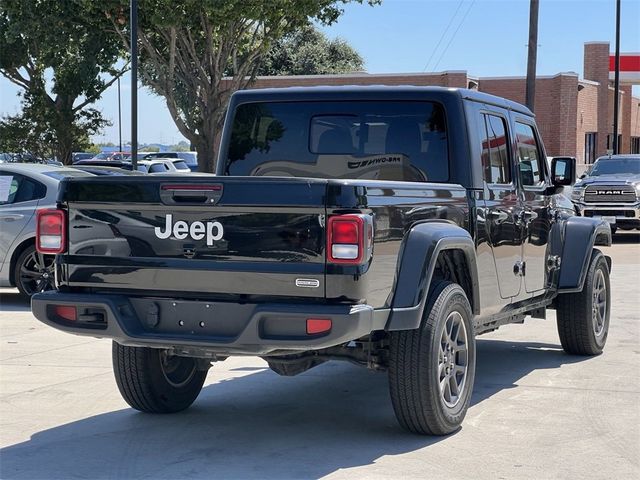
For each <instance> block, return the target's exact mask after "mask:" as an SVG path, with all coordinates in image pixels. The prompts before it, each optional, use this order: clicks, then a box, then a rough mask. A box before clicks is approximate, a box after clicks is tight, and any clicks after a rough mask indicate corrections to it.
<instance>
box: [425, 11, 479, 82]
mask: <svg viewBox="0 0 640 480" xmlns="http://www.w3.org/2000/svg"><path fill="white" fill-rule="evenodd" d="M475 3H476V0H473V1H472V2H471V4H470V5H469V8H468V9H467V11H466V12H465V14H464V17H462V20H461V21H460V23H459V24H458V28H456V31H455V32H453V36H452V37H451V39H450V40H449V43H447V46H446V47H444V50H443V51H442V55H440V58H439V59H438V63H436V66H435V67H433V69H434V70H437V69H438V65H440V61H441V60H442V58H443V57H444V54H445V53H447V50H449V46H450V45H451V42H453V39H454V38H456V35H457V34H458V31H459V30H460V27H462V24H463V23H464V21H465V20H466V19H467V15H469V12H470V11H471V9H472V8H473V5H474V4H475Z"/></svg>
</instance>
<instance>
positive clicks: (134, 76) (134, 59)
mask: <svg viewBox="0 0 640 480" xmlns="http://www.w3.org/2000/svg"><path fill="white" fill-rule="evenodd" d="M130 7H131V12H130V15H129V28H130V30H131V39H130V45H131V165H132V168H133V170H134V171H135V170H137V169H138V0H131V3H130Z"/></svg>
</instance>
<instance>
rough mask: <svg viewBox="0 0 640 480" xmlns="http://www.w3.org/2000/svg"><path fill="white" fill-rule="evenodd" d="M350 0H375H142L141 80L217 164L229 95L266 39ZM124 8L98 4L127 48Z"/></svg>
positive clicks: (203, 160) (323, 19) (202, 158)
mask: <svg viewBox="0 0 640 480" xmlns="http://www.w3.org/2000/svg"><path fill="white" fill-rule="evenodd" d="M85 2H87V3H89V4H95V2H92V1H90V0H85ZM350 2H358V3H369V4H372V5H373V4H377V3H379V2H380V0H182V1H180V2H175V1H173V0H140V2H139V6H138V28H137V32H138V41H139V47H140V63H141V65H140V77H141V80H142V82H143V83H144V84H145V85H147V86H149V87H150V88H151V89H152V90H153V91H154V92H155V93H156V94H158V95H161V96H162V97H164V99H165V101H166V105H167V108H168V110H169V112H170V114H171V116H172V118H173V120H174V122H175V124H176V126H177V128H178V130H179V131H180V133H182V135H184V137H185V138H187V139H188V140H189V142H190V143H191V144H192V145H193V146H195V148H196V150H197V152H198V163H199V164H200V169H201V170H202V171H207V172H211V171H213V169H214V163H215V154H216V152H215V146H216V140H217V137H218V135H219V132H220V128H221V126H222V122H223V119H224V114H225V111H226V108H227V103H228V101H229V97H230V96H231V94H232V93H233V92H234V91H236V90H238V89H242V88H245V87H246V86H247V85H249V84H250V83H251V81H252V80H253V79H254V78H255V76H256V75H257V73H258V72H259V68H260V65H261V62H262V60H263V58H264V56H265V54H266V53H267V52H268V51H269V49H270V48H271V46H272V45H273V44H274V43H275V42H276V41H278V40H279V39H281V38H282V37H283V36H286V35H288V34H290V33H292V32H295V31H297V30H299V29H300V28H303V27H305V26H307V25H308V24H309V23H310V22H311V21H318V22H320V23H323V24H331V23H333V22H335V21H336V20H337V19H338V18H339V17H340V15H341V14H342V8H341V7H342V6H343V5H345V4H347V3H350ZM128 7H129V1H128V0H105V1H103V2H101V3H100V5H99V6H95V8H96V9H101V10H102V13H103V15H106V16H107V18H109V20H110V21H111V24H112V28H113V29H114V30H115V31H116V32H117V33H118V34H119V35H120V37H121V39H122V41H123V42H124V44H125V45H126V46H127V48H129V49H130V45H129V38H130V30H129V18H128V16H129V10H128Z"/></svg>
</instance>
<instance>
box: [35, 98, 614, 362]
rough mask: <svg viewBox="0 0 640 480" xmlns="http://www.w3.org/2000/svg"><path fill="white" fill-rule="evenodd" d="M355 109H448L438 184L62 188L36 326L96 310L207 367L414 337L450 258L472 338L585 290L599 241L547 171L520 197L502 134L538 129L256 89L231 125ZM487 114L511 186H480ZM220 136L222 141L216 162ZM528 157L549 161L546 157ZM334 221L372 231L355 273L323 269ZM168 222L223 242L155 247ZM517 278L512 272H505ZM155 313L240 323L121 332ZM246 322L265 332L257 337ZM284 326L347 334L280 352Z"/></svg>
mask: <svg viewBox="0 0 640 480" xmlns="http://www.w3.org/2000/svg"><path fill="white" fill-rule="evenodd" d="M364 100H366V101H375V100H379V101H385V102H389V101H394V100H398V101H403V102H406V101H412V100H415V101H430V102H437V103H438V104H440V105H442V106H444V108H445V111H446V126H447V128H446V132H447V140H448V159H449V174H450V178H449V182H447V183H428V182H406V181H382V180H360V179H358V180H343V179H317V178H289V177H287V178H284V177H266V176H261V177H231V176H225V175H223V173H224V165H223V162H222V161H221V162H219V165H218V176H211V177H200V176H198V177H187V176H181V177H169V176H162V177H160V176H156V177H152V176H149V177H119V178H105V177H102V178H88V179H68V180H64V181H63V182H62V183H61V188H60V194H59V198H58V202H59V206H60V208H64V209H66V210H67V213H68V218H69V231H68V232H67V233H68V239H69V242H68V251H67V252H66V253H65V254H62V255H58V257H57V259H56V266H57V267H56V278H57V285H58V287H59V292H58V293H56V294H50V295H38V296H36V297H35V298H34V311H36V310H37V311H38V312H39V313H38V318H40V319H41V320H43V321H45V322H46V323H50V324H52V325H53V324H55V322H52V321H51V319H50V318H49V317H47V314H46V304H47V302H53V301H60V302H62V303H64V302H80V303H82V302H83V301H84V302H85V303H87V304H92V302H93V303H96V304H99V305H102V308H105V309H107V310H109V311H111V312H112V314H111V318H112V320H111V322H112V325H114V326H117V328H118V329H117V330H113V332H112V334H111V338H116V339H117V340H118V341H121V342H123V343H127V344H132V345H153V346H161V345H172V346H176V345H187V346H189V345H191V346H198V347H199V348H200V347H203V345H205V344H206V345H208V346H209V347H210V348H211V349H213V350H215V351H218V352H232V353H249V354H251V353H254V354H255V353H260V352H262V353H265V352H273V351H274V350H278V348H280V347H282V349H283V350H289V351H294V350H296V351H297V350H300V349H305V348H307V347H308V348H321V347H326V346H330V345H337V344H338V343H340V342H343V341H344V340H345V338H349V335H358V336H360V335H364V334H366V333H369V331H366V330H367V328H369V329H373V330H382V329H384V330H398V329H411V328H416V327H417V326H418V325H419V324H420V321H421V319H422V315H423V310H424V306H425V304H426V300H427V295H428V291H429V287H430V284H431V279H432V276H433V275H434V271H435V265H436V261H437V258H438V254H439V253H440V252H442V251H444V250H452V249H453V250H457V251H458V252H457V253H456V255H458V254H461V255H460V256H459V257H456V258H457V259H458V261H459V262H461V264H462V265H463V268H464V270H465V272H467V273H468V276H469V282H468V285H467V286H466V287H467V290H468V291H467V295H468V297H469V301H470V303H471V305H472V308H473V311H474V314H475V318H474V325H475V326H476V328H477V330H478V331H479V332H484V331H488V330H490V329H492V328H497V327H494V326H496V325H500V324H503V323H509V322H512V321H518V320H521V319H522V318H523V316H524V315H526V314H529V313H531V312H532V311H534V310H539V309H544V308H546V307H547V306H549V305H551V304H552V302H553V299H554V298H555V296H556V295H557V294H558V293H559V292H569V291H576V290H577V289H580V288H582V283H583V280H584V272H585V265H586V262H588V259H589V258H591V251H592V249H593V245H594V243H596V244H610V241H611V240H610V232H609V231H608V227H606V226H605V225H601V224H597V222H595V221H593V220H589V221H586V219H576V218H574V217H572V216H571V215H572V207H571V204H570V202H569V201H568V200H567V199H566V198H565V197H563V196H562V195H560V194H558V193H557V191H555V190H554V187H553V186H552V185H551V184H550V180H549V178H550V176H549V172H548V167H547V165H546V163H544V162H543V163H544V165H543V166H542V168H543V170H544V172H543V173H544V176H545V182H544V184H543V185H538V186H536V187H535V188H532V187H527V186H523V185H522V184H521V181H520V179H519V176H518V174H517V171H516V168H518V167H517V166H516V162H515V156H516V154H517V144H516V141H515V139H514V138H513V135H512V134H511V131H514V125H515V122H516V121H518V122H528V124H530V125H532V126H533V127H532V128H535V124H534V123H533V116H532V114H531V112H529V111H528V110H527V109H526V107H523V106H521V105H519V104H516V103H514V102H510V101H507V100H504V99H501V98H498V97H493V96H490V95H485V94H481V93H478V92H471V91H466V90H456V89H446V88H426V87H398V88H389V87H338V88H291V89H274V90H251V91H242V92H237V93H236V94H234V95H233V97H232V99H231V102H230V107H229V113H228V116H227V121H226V125H227V126H229V125H231V124H232V123H233V122H232V120H233V112H234V109H235V108H236V107H237V106H238V105H241V104H244V103H248V102H258V103H259V102H273V101H280V102H282V101H290V102H295V101H305V102H309V101H318V102H323V101H345V102H350V101H364ZM483 112H484V113H487V112H489V113H491V114H496V115H500V116H501V117H502V118H503V119H504V121H505V125H506V126H507V130H508V131H509V132H508V137H506V138H507V139H506V142H507V144H506V151H507V152H508V155H509V160H510V162H511V163H510V165H511V168H512V169H513V175H512V181H511V183H510V184H507V185H487V184H486V183H485V181H484V179H483V165H482V161H481V148H482V147H481V140H480V138H479V136H478V135H479V134H478V126H479V125H480V124H479V121H480V120H479V117H480V115H482V114H483ZM229 130H230V129H229V128H228V127H227V128H226V129H225V130H224V131H223V135H222V139H221V146H220V158H221V159H223V158H225V152H226V150H227V149H228V147H229V141H230V131H229ZM536 135H537V133H536ZM538 154H539V155H540V158H545V157H546V155H545V153H544V146H543V145H542V144H541V143H540V146H539V151H538ZM194 191H195V192H196V193H194ZM172 192H181V193H172ZM567 203H568V205H567ZM340 214H358V215H361V216H362V217H363V218H366V219H367V221H370V222H371V223H372V225H373V227H374V229H373V241H372V250H371V255H370V256H368V257H366V258H365V259H364V261H363V262H361V263H360V264H358V265H345V264H334V263H329V262H327V252H326V248H327V240H326V237H327V232H326V224H327V219H328V218H329V217H330V216H333V215H340ZM168 215H171V220H168V217H167V216H168ZM496 219H498V220H499V221H498V220H496ZM167 222H168V223H167ZM178 222H185V224H186V225H187V226H189V228H191V226H193V225H195V224H196V223H197V222H203V225H205V224H206V225H211V224H213V223H215V222H219V224H220V225H221V226H222V227H223V228H224V235H222V236H221V237H222V238H220V239H217V240H215V241H209V239H205V238H203V237H199V238H198V239H195V240H194V238H192V237H193V235H191V234H190V235H191V237H186V238H185V237H180V238H179V235H178V231H177V230H175V229H174V232H173V235H170V236H168V238H159V237H158V235H157V234H156V233H154V232H155V229H159V231H160V232H162V231H163V230H166V227H167V225H173V226H174V227H175V226H176V225H177V224H178ZM198 228H200V227H198ZM203 228H204V227H203ZM207 228H208V227H207ZM212 228H213V227H212ZM194 231H196V230H194ZM198 231H200V230H198ZM212 231H213V230H212ZM161 236H162V235H161ZM569 245H570V247H569ZM519 263H522V265H521V267H522V268H521V269H520V270H518V269H517V268H514V267H517V266H518V264H519ZM525 266H526V269H525V268H524V267H525ZM299 280H300V282H298V281H299ZM314 285H315V286H314ZM56 295H58V296H56ZM83 299H84V300H83ZM154 299H157V302H159V305H160V307H162V309H164V310H165V311H166V310H167V308H168V307H167V306H166V305H170V304H171V301H176V302H183V304H184V312H191V313H189V315H188V316H190V317H198V316H200V313H198V312H200V311H201V310H202V309H203V308H206V307H203V305H206V304H207V302H213V303H217V304H218V305H220V311H222V312H223V314H224V315H227V316H229V315H230V316H231V317H229V318H233V315H240V316H241V317H242V320H238V323H237V324H234V323H233V321H232V320H229V319H228V318H226V317H225V320H224V321H221V322H220V324H219V325H218V326H216V327H211V328H212V329H211V331H207V332H205V333H207V335H204V334H203V336H202V337H201V338H198V334H197V333H194V334H193V335H195V336H192V334H191V333H190V331H189V332H186V333H184V332H182V331H179V330H175V326H172V327H171V328H167V330H166V331H164V330H163V332H162V334H161V335H159V336H158V335H156V334H151V333H149V332H147V331H146V330H145V328H143V327H140V328H139V329H138V330H135V329H134V330H135V331H133V330H131V328H132V327H131V325H141V324H140V322H141V316H143V315H144V312H145V311H147V310H148V309H149V308H151V307H149V305H150V304H152V303H154V301H155V300H154ZM189 302H193V303H189ZM121 304H123V305H129V307H128V308H130V309H131V310H130V311H128V313H127V314H126V315H125V314H123V313H122V312H120V313H118V308H119V307H118V305H121ZM244 305H249V306H250V307H244ZM36 307H37V308H36ZM153 308H155V307H153ZM354 309H355V310H354ZM194 312H195V313H194ZM256 312H270V313H269V315H271V317H269V320H267V321H266V323H264V322H263V320H261V318H262V317H260V315H258V316H256V315H257V313H256ZM353 312H356V313H355V314H354V313H353ZM289 314H293V315H294V317H295V316H296V315H298V316H300V315H302V316H304V315H323V314H326V315H327V316H328V318H333V319H335V320H336V321H338V322H339V321H345V322H347V323H348V324H349V325H351V326H345V327H344V328H342V327H341V329H337V330H336V332H335V333H336V335H335V337H334V336H330V337H328V338H327V339H325V340H326V341H325V340H323V341H318V342H316V343H314V342H315V339H309V338H305V339H304V340H305V341H302V342H300V341H298V340H299V339H297V340H296V339H294V338H288V339H286V341H285V342H284V343H279V342H278V341H277V339H275V337H274V336H276V337H277V336H278V335H279V333H277V332H281V333H282V332H285V333H286V332H288V333H287V335H289V334H291V335H289V336H290V337H291V336H293V337H295V335H294V334H293V333H291V332H294V330H295V329H297V328H300V326H299V325H297V326H295V328H294V327H293V326H292V327H291V328H293V329H294V330H291V332H290V331H289V330H287V328H288V327H286V325H288V324H287V321H285V320H283V322H284V323H282V324H281V325H280V324H278V321H277V320H276V319H277V318H283V319H285V318H289ZM167 315H168V318H169V319H174V316H172V315H173V314H170V313H169V314H167ZM354 315H355V316H354ZM376 315H377V316H376ZM129 316H133V317H134V319H133V320H131V319H129ZM176 318H177V317H176ZM296 318H298V317H296ZM300 318H302V317H300ZM298 320H299V319H298ZM243 322H244V323H243ZM265 325H266V326H265ZM291 325H293V324H291ZM345 325H346V324H345ZM54 326H56V327H57V328H61V327H60V325H54ZM67 327H68V326H67ZM67 327H65V329H67V330H69V331H71V330H70V329H69V328H67ZM236 327H237V328H236ZM254 327H255V328H262V329H263V330H261V331H262V332H263V333H265V332H266V334H265V336H262V337H260V338H258V337H257V336H256V335H254V334H252V335H253V336H252V337H251V342H254V341H255V342H257V343H255V344H254V343H251V342H249V343H250V345H249V344H246V343H243V341H239V340H238V338H239V336H241V334H242V331H245V330H246V329H250V330H251V329H253V328H254ZM114 328H115V327H114ZM203 328H204V327H203ZM207 328H208V327H207ZM216 328H217V329H218V330H216ZM127 329H129V330H127ZM264 329H266V330H264ZM246 331H248V330H246ZM295 331H297V330H295ZM194 332H197V329H195V330H194ZM274 332H275V333H274ZM363 332H364V333H363ZM75 333H79V332H78V331H75ZM94 333H95V332H94ZM254 333H255V332H254ZM225 335H226V337H227V338H222V337H225ZM287 335H285V336H287ZM105 336H109V335H105ZM355 338H356V337H353V338H351V339H355ZM147 339H148V342H147V341H146V340H147ZM309 341H310V342H309ZM332 341H335V342H338V343H331V342H332ZM163 342H164V343H163ZM269 342H272V343H273V344H270V343H269ZM287 342H289V343H287ZM276 344H277V348H276ZM287 345H288V346H287ZM305 346H306V347H305Z"/></svg>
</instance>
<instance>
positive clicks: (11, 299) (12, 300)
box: [0, 289, 31, 312]
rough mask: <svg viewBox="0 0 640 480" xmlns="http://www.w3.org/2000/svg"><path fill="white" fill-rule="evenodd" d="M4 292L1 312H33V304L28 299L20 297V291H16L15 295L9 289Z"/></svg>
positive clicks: (0, 299)
mask: <svg viewBox="0 0 640 480" xmlns="http://www.w3.org/2000/svg"><path fill="white" fill-rule="evenodd" d="M4 290H5V291H4V292H1V293H0V312H30V311H31V302H30V301H29V299H28V298H25V297H23V296H22V295H20V294H19V293H18V290H16V291H15V293H14V292H12V291H11V290H9V289H4Z"/></svg>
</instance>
